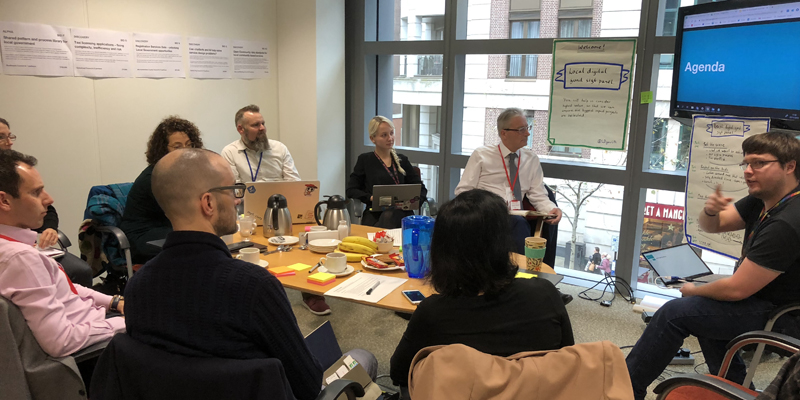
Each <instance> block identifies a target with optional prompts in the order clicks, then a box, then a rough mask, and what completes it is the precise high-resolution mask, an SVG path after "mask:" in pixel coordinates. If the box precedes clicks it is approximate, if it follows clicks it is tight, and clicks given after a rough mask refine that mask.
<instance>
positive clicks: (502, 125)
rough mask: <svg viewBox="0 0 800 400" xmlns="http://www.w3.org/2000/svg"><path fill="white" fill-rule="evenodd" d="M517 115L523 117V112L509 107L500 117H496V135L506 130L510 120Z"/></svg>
mask: <svg viewBox="0 0 800 400" xmlns="http://www.w3.org/2000/svg"><path fill="white" fill-rule="evenodd" d="M517 115H520V116H522V117H523V118H526V117H525V111H522V109H521V108H516V107H511V108H506V109H505V110H503V112H501V113H500V115H498V116H497V134H498V135H499V134H500V132H502V131H503V129H508V124H509V123H510V122H511V120H512V119H513V118H514V117H516V116H517Z"/></svg>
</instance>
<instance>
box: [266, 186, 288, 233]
mask: <svg viewBox="0 0 800 400" xmlns="http://www.w3.org/2000/svg"><path fill="white" fill-rule="evenodd" d="M263 231H264V237H266V238H269V237H273V236H284V235H286V236H290V235H291V234H292V214H291V213H290V212H289V208H288V207H287V205H286V197H284V196H283V195H281V194H273V195H272V196H270V198H269V200H267V210H266V211H265V212H264V227H263Z"/></svg>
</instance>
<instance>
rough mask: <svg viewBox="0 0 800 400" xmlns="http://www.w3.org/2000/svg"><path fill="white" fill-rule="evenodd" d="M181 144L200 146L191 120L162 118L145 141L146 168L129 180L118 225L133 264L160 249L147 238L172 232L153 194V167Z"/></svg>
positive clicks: (150, 256) (198, 137) (180, 147)
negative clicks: (129, 188) (128, 242)
mask: <svg viewBox="0 0 800 400" xmlns="http://www.w3.org/2000/svg"><path fill="white" fill-rule="evenodd" d="M185 147H194V148H203V139H201V138H200V130H199V129H197V126H195V124H193V123H191V122H189V121H187V120H185V119H181V118H178V117H177V116H169V117H167V118H165V119H164V120H162V121H161V123H160V124H158V126H157V127H156V130H155V131H153V134H152V135H150V139H149V140H148V142H147V151H146V152H145V156H146V158H147V168H145V169H144V171H142V173H141V174H139V177H137V178H136V181H134V182H133V186H132V187H131V191H130V192H129V193H128V200H127V202H126V204H125V214H124V215H123V217H122V224H121V225H120V229H122V231H123V232H125V236H127V237H128V241H130V243H131V258H132V259H133V262H134V263H136V264H141V263H145V262H147V260H149V259H151V258H153V257H155V255H156V254H158V252H159V251H160V249H159V248H158V247H155V246H152V245H149V244H147V242H149V241H152V240H159V239H164V238H165V237H167V233H170V232H172V223H170V222H169V219H167V216H166V215H164V210H162V209H161V207H160V206H159V205H158V202H157V201H156V198H155V197H154V196H153V189H152V187H151V184H150V178H151V175H152V174H153V167H155V165H156V163H157V162H158V160H160V159H161V158H162V157H164V156H165V155H167V153H169V152H172V151H175V150H178V149H182V148H185Z"/></svg>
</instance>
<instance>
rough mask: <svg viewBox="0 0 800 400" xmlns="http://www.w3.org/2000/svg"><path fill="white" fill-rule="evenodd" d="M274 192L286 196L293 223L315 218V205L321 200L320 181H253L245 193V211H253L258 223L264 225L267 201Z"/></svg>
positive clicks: (302, 222) (307, 222)
mask: <svg viewBox="0 0 800 400" xmlns="http://www.w3.org/2000/svg"><path fill="white" fill-rule="evenodd" d="M273 194H282V195H283V197H286V207H287V208H288V209H289V212H290V213H291V215H292V224H310V223H314V222H316V220H315V219H314V206H316V205H317V203H318V202H319V181H296V182H251V183H247V190H246V191H245V193H244V213H245V215H247V213H253V215H255V216H256V223H257V224H258V225H263V220H262V218H264V212H265V211H266V210H267V201H268V200H269V198H270V196H272V195H273Z"/></svg>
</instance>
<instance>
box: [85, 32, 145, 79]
mask: <svg viewBox="0 0 800 400" xmlns="http://www.w3.org/2000/svg"><path fill="white" fill-rule="evenodd" d="M72 41H73V42H72V48H73V54H74V57H75V76H86V77H91V78H130V77H133V61H132V58H133V57H132V55H133V46H131V42H132V40H131V34H130V33H127V32H116V31H105V30H99V29H82V28H72Z"/></svg>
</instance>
